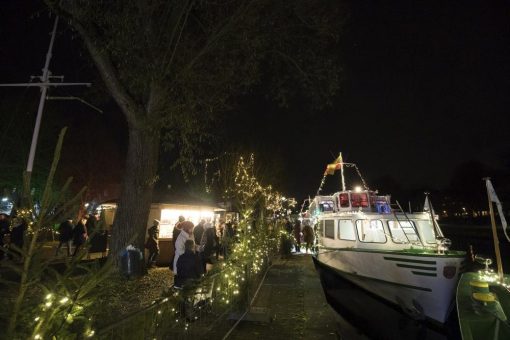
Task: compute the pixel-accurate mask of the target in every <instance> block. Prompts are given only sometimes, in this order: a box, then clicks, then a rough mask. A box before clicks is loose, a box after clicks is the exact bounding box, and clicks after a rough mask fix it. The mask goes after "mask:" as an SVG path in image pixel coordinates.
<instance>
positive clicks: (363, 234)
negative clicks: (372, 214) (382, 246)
mask: <svg viewBox="0 0 510 340" xmlns="http://www.w3.org/2000/svg"><path fill="white" fill-rule="evenodd" d="M356 230H357V232H358V238H359V240H360V241H361V242H367V243H386V234H385V233H384V228H383V224H382V222H381V221H380V220H357V221H356Z"/></svg>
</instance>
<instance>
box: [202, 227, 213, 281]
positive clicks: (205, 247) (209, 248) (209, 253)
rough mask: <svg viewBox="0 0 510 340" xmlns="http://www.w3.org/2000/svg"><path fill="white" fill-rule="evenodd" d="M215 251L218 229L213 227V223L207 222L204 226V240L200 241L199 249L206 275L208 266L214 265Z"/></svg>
mask: <svg viewBox="0 0 510 340" xmlns="http://www.w3.org/2000/svg"><path fill="white" fill-rule="evenodd" d="M215 250H216V229H215V228H214V227H213V226H212V225H211V223H209V222H207V223H206V224H205V225H204V233H203V234H202V239H201V240H200V246H199V248H198V251H199V253H200V259H201V261H202V269H203V271H204V273H205V272H206V268H207V264H208V263H209V264H212V263H213V260H212V258H213V256H214V252H215Z"/></svg>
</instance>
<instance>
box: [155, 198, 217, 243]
mask: <svg viewBox="0 0 510 340" xmlns="http://www.w3.org/2000/svg"><path fill="white" fill-rule="evenodd" d="M215 210H217V209H214V208H211V207H203V206H197V207H193V208H192V207H190V206H175V207H168V208H167V207H165V208H162V209H161V218H160V226H159V238H160V239H168V238H172V232H173V230H174V226H175V224H176V223H177V221H178V220H179V216H184V218H185V219H186V220H187V221H191V222H193V224H194V225H197V224H198V223H199V222H200V220H201V219H205V220H206V221H207V220H209V221H210V222H211V223H213V224H214V222H215V220H216V219H217V218H218V217H219V214H218V213H217V212H215Z"/></svg>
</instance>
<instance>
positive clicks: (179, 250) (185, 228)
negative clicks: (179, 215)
mask: <svg viewBox="0 0 510 340" xmlns="http://www.w3.org/2000/svg"><path fill="white" fill-rule="evenodd" d="M180 226H181V232H180V233H179V236H177V240H176V241H175V256H174V263H173V272H174V274H175V275H177V260H178V259H179V256H181V255H182V254H184V243H186V240H189V239H192V237H193V227H194V225H193V223H192V222H190V221H184V222H181V224H180Z"/></svg>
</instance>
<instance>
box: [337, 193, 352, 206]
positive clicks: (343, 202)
mask: <svg viewBox="0 0 510 340" xmlns="http://www.w3.org/2000/svg"><path fill="white" fill-rule="evenodd" d="M338 199H339V200H340V207H341V208H349V194H348V193H346V192H343V193H341V194H340V196H339V197H338Z"/></svg>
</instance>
